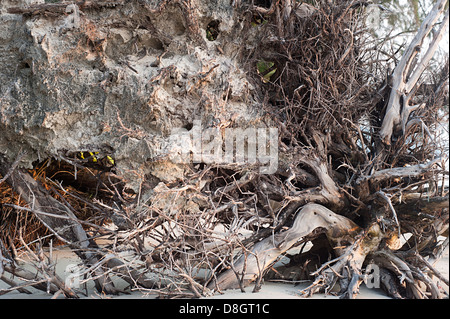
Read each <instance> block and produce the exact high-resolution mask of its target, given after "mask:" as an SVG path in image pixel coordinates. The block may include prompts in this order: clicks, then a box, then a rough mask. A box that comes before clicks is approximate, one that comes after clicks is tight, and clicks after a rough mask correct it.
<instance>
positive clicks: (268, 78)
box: [263, 68, 277, 83]
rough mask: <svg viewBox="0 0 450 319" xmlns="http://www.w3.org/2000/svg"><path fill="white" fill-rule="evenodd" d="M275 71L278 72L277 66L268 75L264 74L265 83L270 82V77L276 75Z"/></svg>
mask: <svg viewBox="0 0 450 319" xmlns="http://www.w3.org/2000/svg"><path fill="white" fill-rule="evenodd" d="M275 72H277V69H276V68H275V69H273V70H272V71H270V72H269V73H267V74H266V75H264V76H263V82H264V83H267V82H269V81H270V77H271V76H272V75H274V74H275Z"/></svg>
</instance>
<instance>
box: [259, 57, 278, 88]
mask: <svg viewBox="0 0 450 319" xmlns="http://www.w3.org/2000/svg"><path fill="white" fill-rule="evenodd" d="M274 65H275V63H274V62H272V61H265V60H259V61H258V62H257V63H256V69H257V71H258V74H259V75H260V76H261V79H262V81H263V82H264V83H267V82H270V77H271V76H272V75H274V74H275V72H276V71H277V68H273V66H274ZM272 68H273V69H272Z"/></svg>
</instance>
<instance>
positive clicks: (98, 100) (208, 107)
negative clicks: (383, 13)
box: [0, 0, 264, 189]
mask: <svg viewBox="0 0 450 319" xmlns="http://www.w3.org/2000/svg"><path fill="white" fill-rule="evenodd" d="M163 8H164V10H162V9H163ZM237 14H238V13H237V12H236V10H235V9H234V8H233V7H232V6H231V4H230V1H228V0H215V1H206V0H195V1H194V0H193V1H145V0H140V1H138V0H134V1H125V0H118V1H85V2H84V4H83V3H82V2H81V1H80V2H78V3H77V4H73V3H72V2H70V3H69V2H61V1H45V2H44V0H27V1H23V0H6V1H5V0H2V1H1V3H0V66H1V67H0V146H1V147H0V155H1V156H3V157H5V159H6V160H7V161H9V162H12V161H14V160H15V158H17V156H18V154H19V153H20V152H23V151H26V152H27V155H26V157H24V159H23V160H22V164H21V165H24V166H26V167H31V166H32V165H33V162H35V161H42V160H43V159H46V158H49V157H50V158H55V159H58V158H60V157H61V156H73V154H76V153H77V152H80V151H89V152H99V154H100V155H99V156H102V155H103V156H106V155H109V156H111V157H112V158H114V160H115V164H116V166H117V171H118V172H119V173H120V174H121V175H122V176H124V177H125V179H126V180H127V182H128V184H129V186H130V187H131V188H134V189H138V188H139V184H140V182H141V181H142V179H143V177H144V176H145V175H146V174H151V175H153V176H156V177H157V178H158V179H160V180H162V181H171V180H175V179H179V178H182V176H183V174H184V169H185V166H184V165H183V164H182V163H181V164H180V163H174V162H176V161H173V155H174V153H176V152H177V148H176V145H175V144H176V143H174V142H177V141H179V139H178V138H174V136H175V137H176V136H177V135H176V134H181V135H182V134H186V131H188V130H190V129H191V128H192V123H193V121H194V120H195V119H200V120H201V121H202V125H203V126H205V127H221V128H223V127H226V126H230V125H239V126H242V127H245V126H246V125H247V124H246V123H249V122H252V123H253V124H254V123H260V122H261V119H262V114H261V112H260V111H259V110H258V103H257V98H256V97H255V92H254V87H253V86H252V85H251V84H250V83H249V81H248V80H247V79H246V73H245V71H244V69H243V67H242V65H243V64H242V62H243V61H242V60H243V58H242V56H243V55H242V53H243V52H244V51H245V50H248V49H251V44H252V41H256V40H255V38H254V37H253V35H252V34H251V32H252V31H251V30H245V29H244V28H243V26H242V25H241V23H240V22H239V21H240V20H239V19H236V15H237ZM244 36H245V37H246V39H247V40H246V43H247V45H248V47H242V45H241V43H240V39H242V37H244ZM262 125H264V124H262ZM175 128H181V130H178V133H175V131H174V129H175ZM174 134H175V135H174ZM181 135H180V136H181ZM175 155H176V154H175Z"/></svg>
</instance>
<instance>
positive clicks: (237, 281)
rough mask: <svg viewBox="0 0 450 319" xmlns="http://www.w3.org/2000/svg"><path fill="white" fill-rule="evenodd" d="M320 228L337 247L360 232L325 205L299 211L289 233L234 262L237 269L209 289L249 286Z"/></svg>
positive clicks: (281, 234)
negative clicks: (292, 248) (279, 258)
mask: <svg viewBox="0 0 450 319" xmlns="http://www.w3.org/2000/svg"><path fill="white" fill-rule="evenodd" d="M317 228H324V229H326V234H327V237H328V238H329V240H330V241H332V242H333V245H336V246H341V243H340V242H341V241H342V242H344V241H352V240H353V238H354V237H355V235H356V234H358V233H359V231H360V228H359V227H358V226H357V225H356V224H355V223H354V222H352V221H351V220H350V219H348V218H346V217H344V216H341V215H337V214H335V213H334V212H332V211H331V210H329V209H327V208H326V207H324V206H322V205H318V204H307V205H305V206H304V207H303V208H302V209H301V210H299V211H298V213H297V216H296V217H295V221H294V224H293V225H292V227H291V228H290V229H289V230H287V231H285V232H282V233H279V234H276V235H274V236H269V237H267V238H266V239H264V240H262V241H260V242H259V243H257V244H255V246H254V247H253V248H252V249H251V251H250V252H247V253H246V254H245V255H243V256H241V257H240V258H239V259H238V260H237V261H236V262H235V263H234V266H233V269H230V270H228V271H226V272H224V273H223V274H221V275H220V276H219V277H218V278H217V280H216V281H215V282H213V283H211V284H210V285H209V287H210V288H214V287H218V288H219V289H221V290H222V289H228V288H239V287H240V286H246V285H248V284H249V283H250V282H252V281H254V280H256V279H257V278H258V277H262V276H263V274H264V272H265V270H266V269H267V268H268V267H269V266H271V265H272V264H273V263H274V262H275V261H276V260H277V259H278V257H279V256H280V255H282V254H283V253H284V252H286V251H287V250H289V249H290V248H291V247H292V246H293V245H294V244H295V243H296V242H298V241H300V240H301V239H302V238H304V237H305V236H307V235H310V234H311V233H312V232H313V231H314V230H315V229H317ZM241 281H242V282H241Z"/></svg>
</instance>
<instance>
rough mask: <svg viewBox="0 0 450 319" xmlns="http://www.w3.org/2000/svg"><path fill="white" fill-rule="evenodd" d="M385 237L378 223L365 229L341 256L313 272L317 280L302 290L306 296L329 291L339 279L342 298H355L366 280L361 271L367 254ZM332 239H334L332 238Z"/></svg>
mask: <svg viewBox="0 0 450 319" xmlns="http://www.w3.org/2000/svg"><path fill="white" fill-rule="evenodd" d="M382 238H383V236H382V233H381V229H380V227H379V225H378V224H377V223H374V224H372V225H371V226H370V227H369V228H368V229H366V230H363V231H361V232H360V234H358V235H357V236H356V237H355V241H354V242H353V244H351V245H350V246H348V247H347V248H345V249H344V250H343V251H342V252H340V254H339V257H337V258H335V259H333V260H330V261H329V262H327V263H325V264H323V265H322V266H321V267H320V268H319V269H318V270H317V271H315V272H314V273H312V275H315V276H316V279H315V281H314V282H313V283H312V284H311V285H310V286H309V287H307V288H306V289H304V290H303V291H302V294H303V295H304V296H311V295H312V294H314V293H315V292H318V291H322V290H325V292H328V291H329V290H330V289H332V288H333V287H334V285H335V284H336V282H337V281H338V280H339V284H340V286H341V290H340V295H341V297H342V298H350V299H353V298H355V297H356V295H357V294H358V293H359V285H360V284H361V283H362V282H363V280H364V275H363V274H362V272H361V269H362V266H363V263H364V261H365V259H366V256H367V255H368V254H369V253H370V252H371V251H372V250H373V249H376V248H377V247H378V245H379V243H380V242H381V239H382ZM331 240H333V239H332V238H331Z"/></svg>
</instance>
